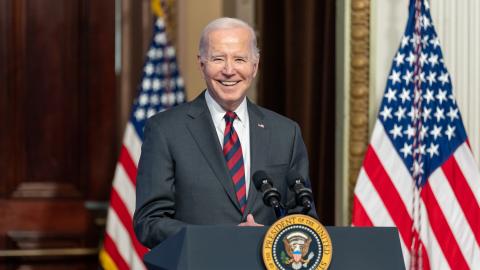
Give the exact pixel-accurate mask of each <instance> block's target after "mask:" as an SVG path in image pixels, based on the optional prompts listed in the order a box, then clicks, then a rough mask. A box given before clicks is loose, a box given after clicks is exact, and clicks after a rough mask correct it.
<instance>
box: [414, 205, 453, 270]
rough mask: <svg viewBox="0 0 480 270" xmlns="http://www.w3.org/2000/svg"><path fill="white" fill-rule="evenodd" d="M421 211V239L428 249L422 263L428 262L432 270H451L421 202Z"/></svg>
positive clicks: (425, 250)
mask: <svg viewBox="0 0 480 270" xmlns="http://www.w3.org/2000/svg"><path fill="white" fill-rule="evenodd" d="M420 211H421V216H422V222H421V226H422V229H421V231H420V234H421V235H422V236H421V237H422V243H423V245H424V247H428V248H426V249H424V250H422V254H423V256H422V261H423V262H424V264H425V263H426V262H428V263H429V264H430V265H431V269H435V270H443V269H445V270H447V269H448V270H449V269H450V267H449V265H448V263H447V260H446V259H445V256H444V254H443V252H442V250H441V249H440V245H439V244H438V241H437V237H436V236H435V234H434V232H433V231H432V229H431V227H430V221H429V219H428V215H427V210H426V207H425V203H424V202H423V201H421V209H420ZM426 259H427V260H426Z"/></svg>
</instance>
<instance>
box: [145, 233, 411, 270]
mask: <svg viewBox="0 0 480 270" xmlns="http://www.w3.org/2000/svg"><path fill="white" fill-rule="evenodd" d="M267 229H268V227H238V226H232V225H215V226H187V227H185V228H183V229H182V230H181V231H180V232H178V233H177V234H175V235H174V236H172V237H170V238H168V239H167V240H165V241H164V242H163V243H161V244H160V245H158V246H157V247H155V248H153V249H152V250H151V251H150V252H149V253H147V254H146V255H145V257H144V261H145V263H146V265H147V267H148V269H151V270H166V269H168V270H170V269H179V270H193V269H195V270H198V269H200V270H203V269H208V270H216V269H219V270H220V269H221V270H225V269H229V270H234V269H239V270H240V269H241V270H245V269H248V270H255V269H265V266H264V264H263V260H262V255H261V250H262V244H263V237H264V235H265V233H266V232H267ZM326 229H327V231H328V233H329V234H330V238H331V240H332V244H333V245H332V249H333V256H332V261H331V263H330V266H329V268H328V269H335V270H337V269H338V270H344V269H345V270H346V269H356V270H362V269H369V270H377V269H378V270H380V269H381V270H384V269H391V270H396V269H398V270H400V269H401V270H404V269H405V266H404V262H403V257H402V250H401V247H400V239H399V236H398V231H397V229H396V228H390V227H326Z"/></svg>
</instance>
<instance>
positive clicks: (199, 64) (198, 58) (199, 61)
mask: <svg viewBox="0 0 480 270" xmlns="http://www.w3.org/2000/svg"><path fill="white" fill-rule="evenodd" d="M197 63H198V66H199V67H200V69H203V66H204V65H205V63H203V61H202V57H201V56H200V55H199V54H197Z"/></svg>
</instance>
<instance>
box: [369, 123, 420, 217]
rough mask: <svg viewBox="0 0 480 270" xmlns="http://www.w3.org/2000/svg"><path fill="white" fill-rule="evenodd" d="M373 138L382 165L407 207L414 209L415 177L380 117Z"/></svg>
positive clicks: (373, 145) (372, 144)
mask: <svg viewBox="0 0 480 270" xmlns="http://www.w3.org/2000/svg"><path fill="white" fill-rule="evenodd" d="M371 140H372V142H371V143H370V145H371V146H372V147H373V149H375V152H376V153H377V155H378V157H379V159H380V160H381V161H382V162H381V163H382V164H381V165H382V166H383V168H384V170H385V172H386V173H387V174H388V176H389V178H390V181H391V182H392V184H393V185H394V186H395V189H396V190H397V192H398V195H399V196H400V198H401V199H402V202H403V203H404V204H405V208H406V209H412V199H413V194H412V190H413V186H414V183H413V178H412V176H411V175H410V171H409V170H408V169H407V167H406V166H405V163H404V162H403V160H402V159H401V157H400V156H399V154H398V153H397V150H396V149H395V147H394V146H393V144H392V142H391V141H390V139H389V138H388V135H387V134H386V133H385V129H384V127H383V125H382V123H381V122H380V121H379V120H378V119H377V122H376V124H375V129H374V131H373V133H372V139H371ZM408 214H409V216H410V218H412V217H411V215H410V212H408Z"/></svg>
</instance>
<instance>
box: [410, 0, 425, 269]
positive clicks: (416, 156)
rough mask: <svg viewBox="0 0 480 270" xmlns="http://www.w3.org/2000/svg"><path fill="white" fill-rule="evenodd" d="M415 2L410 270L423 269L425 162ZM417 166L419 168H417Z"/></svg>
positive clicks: (419, 6) (419, 39) (418, 18)
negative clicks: (422, 216) (422, 146)
mask: <svg viewBox="0 0 480 270" xmlns="http://www.w3.org/2000/svg"><path fill="white" fill-rule="evenodd" d="M414 1H415V11H414V22H415V26H414V29H415V30H414V31H415V35H416V37H415V35H414V36H413V39H414V44H415V48H414V55H415V66H414V73H413V76H414V92H415V95H414V96H416V97H418V98H417V99H415V100H414V103H413V107H414V111H415V112H416V113H415V115H416V117H413V123H412V124H413V126H414V127H415V136H414V141H413V149H417V150H416V151H415V150H414V151H413V160H414V164H413V166H412V168H411V172H412V176H413V177H414V179H413V180H414V184H413V196H412V199H413V202H412V221H413V222H412V244H411V247H410V254H411V261H410V262H411V263H410V269H415V270H417V269H422V258H421V257H422V254H421V250H422V241H421V227H422V224H421V192H422V179H423V175H422V173H421V172H422V171H423V168H421V167H422V166H423V160H422V155H421V153H420V148H419V147H420V146H421V145H422V139H423V138H422V135H421V129H422V124H423V123H422V87H421V84H422V81H421V77H420V74H421V72H422V65H421V63H420V55H421V53H422V37H421V35H422V31H421V27H422V26H421V9H422V1H423V0H414ZM415 164H417V166H415Z"/></svg>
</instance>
